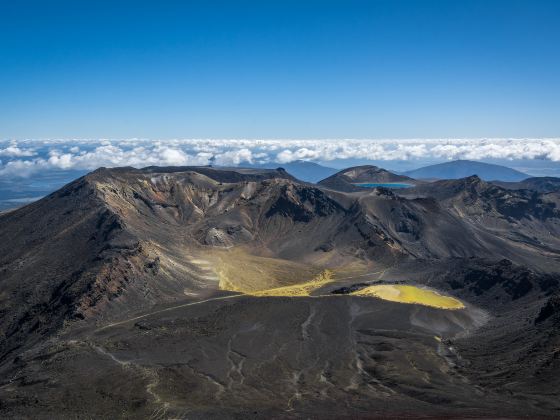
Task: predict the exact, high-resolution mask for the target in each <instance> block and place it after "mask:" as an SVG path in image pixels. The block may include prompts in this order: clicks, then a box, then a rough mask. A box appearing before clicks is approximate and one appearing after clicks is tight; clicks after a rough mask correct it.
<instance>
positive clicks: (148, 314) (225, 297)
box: [94, 266, 392, 332]
mask: <svg viewBox="0 0 560 420" xmlns="http://www.w3.org/2000/svg"><path fill="white" fill-rule="evenodd" d="M390 268H392V266H391V267H386V268H384V269H383V270H378V271H372V272H371V273H364V274H358V275H355V276H347V277H339V278H334V279H333V281H332V282H333V283H334V282H337V281H339V280H348V279H354V278H360V277H365V276H371V275H374V274H379V273H380V274H379V276H378V280H379V279H381V277H383V275H384V274H385V272H386V271H387V270H389V269H390ZM240 296H248V295H246V294H244V293H239V294H235V295H227V296H219V297H214V298H210V299H204V300H199V301H196V302H189V303H182V304H180V305H176V306H171V307H169V308H164V309H159V310H157V311H153V312H148V313H147V314H143V315H138V316H135V317H133V318H128V319H125V320H123V321H117V322H112V323H110V324H107V325H104V326H103V327H100V328H97V329H96V330H95V331H94V332H99V331H103V330H106V329H108V328H112V327H116V326H118V325H123V324H127V323H129V322H132V321H137V320H139V319H143V318H147V317H149V316H152V315H157V314H161V313H164V312H169V311H173V310H175V309H179V308H185V307H188V306H194V305H201V304H203V303H207V302H213V301H215V300H226V299H234V298H237V297H240ZM310 297H314V296H310Z"/></svg>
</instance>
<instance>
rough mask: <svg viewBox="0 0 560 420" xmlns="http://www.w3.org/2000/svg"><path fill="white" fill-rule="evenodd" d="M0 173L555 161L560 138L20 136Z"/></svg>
mask: <svg viewBox="0 0 560 420" xmlns="http://www.w3.org/2000/svg"><path fill="white" fill-rule="evenodd" d="M0 157H1V159H2V160H3V161H0V176H4V177H9V176H29V175H31V174H33V173H35V172H38V171H42V170H53V169H58V170H93V169H96V168H98V167H100V166H105V167H115V166H133V167H138V168H139V167H145V166H151V165H157V166H182V165H208V164H209V163H214V164H216V165H239V164H240V163H243V162H250V163H268V162H279V163H288V162H292V161H294V160H299V159H302V160H314V161H326V162H328V161H331V160H335V159H367V160H385V161H391V160H424V159H440V160H452V159H471V160H481V159H510V160H518V159H541V160H549V161H555V162H559V161H560V138H550V139H409V140H391V139H380V140H367V139H363V140H350V139H348V140H326V139H325V140H321V139H317V140H294V139H291V140H229V139H212V140H210V139H186V140H181V139H175V140H154V141H151V140H150V141H149V140H138V139H128V140H109V139H99V140H56V139H55V140H22V141H14V140H9V141H0Z"/></svg>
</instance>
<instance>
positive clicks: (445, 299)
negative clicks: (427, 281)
mask: <svg viewBox="0 0 560 420" xmlns="http://www.w3.org/2000/svg"><path fill="white" fill-rule="evenodd" d="M351 294H352V295H353V296H372V297H377V298H380V299H384V300H390V301H391V302H400V303H415V304H419V305H425V306H432V307H434V308H441V309H462V308H464V307H465V305H463V303H462V302H461V301H459V300H458V299H455V298H452V297H450V296H443V295H440V294H439V293H437V292H434V291H432V290H428V289H421V288H419V287H416V286H405V285H395V284H393V285H389V284H387V285H385V284H383V285H375V286H369V287H366V288H364V289H360V290H357V291H355V292H353V293H351Z"/></svg>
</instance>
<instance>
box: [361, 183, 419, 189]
mask: <svg viewBox="0 0 560 420" xmlns="http://www.w3.org/2000/svg"><path fill="white" fill-rule="evenodd" d="M354 185H355V186H357V187H362V188H377V187H383V188H410V187H414V185H412V184H405V183H402V182H384V183H374V182H360V183H356V184H354Z"/></svg>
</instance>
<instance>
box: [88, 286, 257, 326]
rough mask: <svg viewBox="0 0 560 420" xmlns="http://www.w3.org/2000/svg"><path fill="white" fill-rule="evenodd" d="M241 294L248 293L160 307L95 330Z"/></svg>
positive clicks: (241, 294)
mask: <svg viewBox="0 0 560 420" xmlns="http://www.w3.org/2000/svg"><path fill="white" fill-rule="evenodd" d="M240 296H247V295H245V294H243V293H239V294H237V295H227V296H219V297H215V298H210V299H204V300H198V301H196V302H189V303H182V304H181V305H176V306H171V307H169V308H164V309H160V310H157V311H153V312H149V313H147V314H143V315H139V316H135V317H133V318H128V319H125V320H124V321H118V322H112V323H111V324H107V325H105V326H103V327H100V328H98V329H96V330H95V331H94V332H98V331H103V330H106V329H108V328H111V327H116V326H117V325H122V324H127V323H129V322H132V321H136V320H138V319H143V318H147V317H149V316H152V315H157V314H161V313H163V312H169V311H174V310H175V309H179V308H185V307H187V306H194V305H201V304H203V303H207V302H213V301H215V300H225V299H233V298H236V297H240Z"/></svg>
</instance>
